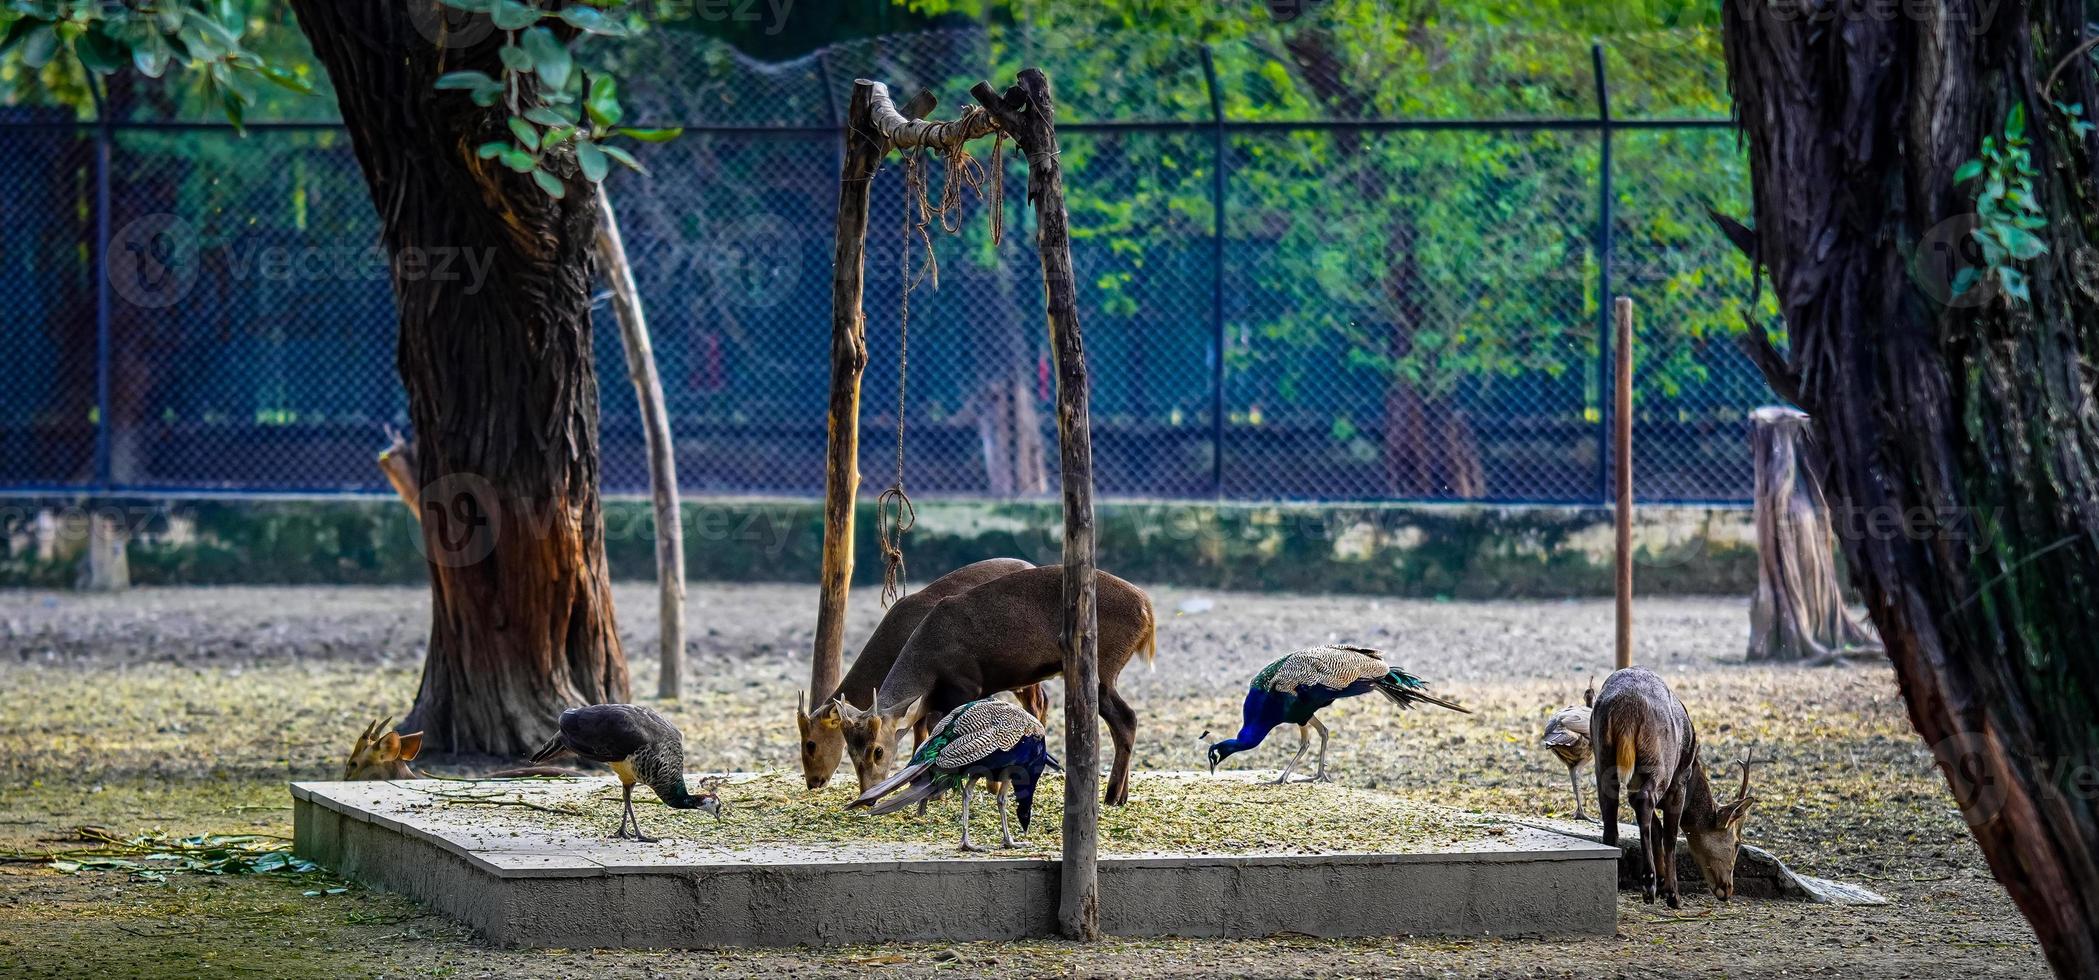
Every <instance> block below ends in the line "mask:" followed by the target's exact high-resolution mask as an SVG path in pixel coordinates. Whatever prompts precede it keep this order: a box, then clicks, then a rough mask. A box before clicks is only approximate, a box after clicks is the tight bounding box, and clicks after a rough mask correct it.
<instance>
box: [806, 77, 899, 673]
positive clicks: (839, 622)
mask: <svg viewBox="0 0 2099 980" xmlns="http://www.w3.org/2000/svg"><path fill="white" fill-rule="evenodd" d="M871 84H872V83H869V82H865V81H861V82H855V83H854V84H853V100H852V103H851V105H850V106H849V107H848V108H847V110H846V117H845V163H844V165H843V166H842V167H841V168H840V172H839V175H838V228H837V232H836V239H835V241H834V242H833V252H832V256H831V404H830V444H829V448H828V450H827V451H826V452H825V454H824V550H823V581H822V592H821V593H820V594H819V595H818V598H817V605H816V651H815V656H814V657H813V658H812V659H811V661H810V664H809V696H810V697H811V698H812V699H814V702H813V703H814V704H822V703H823V701H824V700H826V699H828V698H830V696H831V695H832V693H834V692H836V691H837V690H838V684H839V682H840V680H842V679H843V678H844V676H845V597H846V590H847V589H849V588H850V587H851V585H852V581H853V501H854V497H855V495H856V494H857V492H858V490H859V488H860V460H859V458H860V372H861V371H862V370H863V369H865V368H866V367H867V313H866V312H865V311H863V310H862V309H861V308H860V296H861V293H862V290H863V289H864V287H865V284H866V277H867V269H866V265H867V263H866V250H867V207H868V190H869V187H870V185H871V184H872V183H873V181H874V176H875V166H876V165H877V164H879V163H880V162H881V160H882V154H883V153H885V152H887V150H888V148H887V147H886V146H884V145H883V144H882V142H881V141H880V140H879V139H877V138H876V137H875V135H874V124H873V113H872V106H873V102H872V96H873V94H874V93H873V90H872V89H871V88H870V86H871Z"/></svg>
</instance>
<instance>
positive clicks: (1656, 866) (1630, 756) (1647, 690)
mask: <svg viewBox="0 0 2099 980" xmlns="http://www.w3.org/2000/svg"><path fill="white" fill-rule="evenodd" d="M1589 736H1590V738H1591V739H1592V740H1593V741H1594V742H1595V746H1596V804H1597V807H1598V808H1599V809H1601V810H1602V811H1603V842H1604V843H1605V844H1608V845H1610V846H1612V847H1616V846H1617V845H1618V793H1619V789H1620V787H1623V788H1624V789H1625V791H1626V793H1627V794H1628V795H1629V796H1630V797H1631V803H1632V806H1633V818H1634V820H1635V821H1636V822H1637V823H1638V825H1639V828H1640V847H1641V851H1642V857H1643V858H1644V861H1643V864H1642V868H1641V879H1640V892H1641V897H1642V898H1644V899H1646V900H1647V901H1649V902H1652V901H1654V896H1655V886H1656V879H1657V878H1658V877H1659V879H1660V881H1661V888H1662V892H1663V894H1664V895H1665V896H1666V897H1667V899H1668V901H1669V907H1670V908H1672V909H1673V908H1680V907H1682V904H1683V898H1682V893H1681V892H1680V891H1678V889H1677V884H1676V832H1677V829H1678V828H1679V827H1681V828H1682V829H1683V833H1684V838H1685V840H1687V841H1689V842H1690V845H1691V859H1692V860H1693V861H1695V862H1697V864H1698V870H1699V872H1700V873H1701V874H1703V875H1704V876H1705V880H1706V884H1707V885H1709V886H1711V887H1712V889H1713V896H1714V897H1715V898H1718V899H1720V900H1721V901H1726V900H1727V899H1728V898H1729V897H1731V896H1732V895H1734V892H1735V856H1736V855H1737V854H1739V853H1740V852H1741V848H1742V836H1741V835H1742V822H1743V821H1744V820H1746V819H1747V818H1748V817H1749V805H1750V804H1751V803H1752V802H1754V800H1755V798H1754V797H1752V796H1750V795H1749V763H1750V760H1749V759H1747V758H1745V759H1743V760H1742V790H1741V792H1739V793H1737V794H1736V795H1735V799H1734V801H1733V802H1731V803H1727V804H1725V805H1721V804H1718V803H1716V802H1714V800H1713V787H1712V783H1711V782H1710V781H1709V780H1708V779H1707V778H1706V770H1705V762H1704V760H1702V759H1700V758H1699V754H1698V733H1697V731H1696V730H1695V729H1693V728H1692V726H1691V714H1690V712H1688V711H1686V710H1684V705H1683V702H1682V701H1678V700H1677V699H1676V695H1674V694H1671V693H1670V692H1669V685H1667V684H1664V683H1663V682H1662V678H1661V677H1660V676H1659V675H1657V674H1655V672H1654V671H1651V670H1648V669H1647V668H1645V667H1627V668H1626V669H1624V670H1621V671H1618V672H1617V673H1614V674H1612V675H1611V676H1610V677H1608V678H1605V679H1604V682H1603V692H1602V693H1600V694H1598V695H1597V697H1596V706H1595V707H1594V708H1593V709H1592V710H1591V712H1590V715H1589Z"/></svg>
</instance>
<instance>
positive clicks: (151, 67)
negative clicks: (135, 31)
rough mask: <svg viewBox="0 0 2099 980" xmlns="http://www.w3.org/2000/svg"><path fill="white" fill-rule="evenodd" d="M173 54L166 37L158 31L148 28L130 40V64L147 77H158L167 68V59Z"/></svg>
mask: <svg viewBox="0 0 2099 980" xmlns="http://www.w3.org/2000/svg"><path fill="white" fill-rule="evenodd" d="M173 54H174V52H173V50H172V49H170V48H169V46H168V39H167V37H166V36H165V35H163V34H161V33H160V32H159V31H156V30H151V29H148V30H146V31H143V32H141V33H140V36H139V37H138V39H136V40H134V41H132V42H131V65H132V67H134V68H137V69H138V73H139V74H141V75H144V76H146V77H147V78H159V77H160V76H161V73H163V72H165V71H167V70H168V60H169V58H170V57H171V56H172V55H173Z"/></svg>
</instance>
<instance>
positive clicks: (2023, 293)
mask: <svg viewBox="0 0 2099 980" xmlns="http://www.w3.org/2000/svg"><path fill="white" fill-rule="evenodd" d="M1997 283H1998V284H1999V285H2001V286H2003V287H2004V294H2005V295H2006V296H2010V297H2012V298H2014V299H2017V300H2021V301H2025V302H2031V301H2032V300H2033V297H2032V296H2031V295H2029V294H2028V293H2027V288H2026V273H2023V272H2020V271H2019V270H2017V269H1999V270H1997Z"/></svg>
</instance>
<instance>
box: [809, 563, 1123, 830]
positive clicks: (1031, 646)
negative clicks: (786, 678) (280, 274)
mask: <svg viewBox="0 0 2099 980" xmlns="http://www.w3.org/2000/svg"><path fill="white" fill-rule="evenodd" d="M1098 583H1099V584H1098V589H1099V593H1098V594H1099V599H1098V603H1099V604H1098V609H1099V620H1100V646H1099V657H1100V714H1101V720H1103V721H1105V722H1107V724H1108V734H1109V736H1110V737H1111V738H1112V739H1113V740H1114V742H1115V765H1114V769H1113V770H1112V771H1111V773H1110V774H1109V777H1108V786H1107V789H1106V791H1105V793H1104V796H1105V798H1106V801H1107V802H1108V803H1109V804H1111V805H1119V804H1122V803H1124V802H1127V801H1128V799H1129V794H1130V785H1129V782H1130V755H1131V753H1132V752H1133V751H1134V750H1135V747H1136V744H1137V712H1135V711H1134V710H1131V708H1130V705H1129V703H1128V702H1126V701H1124V700H1123V699H1122V695H1120V694H1118V693H1116V690H1115V678H1116V677H1117V676H1118V675H1120V674H1121V673H1122V668H1123V667H1124V666H1125V665H1126V664H1128V663H1129V662H1130V658H1131V657H1133V656H1136V655H1137V654H1139V653H1143V654H1144V658H1145V660H1146V661H1150V660H1151V659H1152V658H1153V657H1154V656H1155V655H1156V654H1157V652H1158V644H1157V641H1156V638H1155V637H1154V635H1153V623H1152V601H1151V599H1150V598H1149V597H1147V596H1146V595H1145V594H1144V590H1142V589H1139V588H1138V587H1136V586H1134V585H1131V584H1130V583H1128V582H1125V581H1123V580H1122V579H1119V578H1116V577H1115V576H1113V575H1110V574H1108V573H1107V572H1101V573H1099V576H1098ZM1063 617H1064V569H1063V567H1062V566H1059V565H1044V566H1042V567H1041V568H1031V569H1028V570H1027V571H1024V572H1014V573H1013V574H1011V575H1006V576H1002V577H1000V578H997V579H994V580H992V581H990V582H987V583H985V584H983V585H979V586H977V587H976V588H974V589H970V590H969V591H967V592H964V593H961V594H960V595H955V596H950V597H948V598H946V599H942V600H941V601H940V602H939V604H937V605H935V606H934V607H933V611H932V612H931V613H928V614H927V615H926V618H925V621H924V622H923V623H920V624H919V627H918V629H917V631H916V632H913V633H912V634H911V639H910V640H909V641H908V642H906V643H905V644H904V649H903V650H902V651H901V652H899V653H898V654H897V659H896V665H895V666H893V667H891V668H890V669H889V676H888V677H887V678H885V679H884V680H883V681H882V688H881V691H880V693H878V694H877V695H876V696H875V706H874V707H873V708H872V709H870V710H867V711H850V710H849V711H847V712H846V713H845V732H846V739H847V742H848V743H849V744H851V745H854V746H857V747H859V749H860V751H856V752H854V753H852V760H853V768H854V769H855V770H856V771H857V772H858V773H859V775H860V785H862V786H864V787H871V786H874V785H875V784H877V783H879V782H881V781H882V778H883V777H884V776H886V775H888V773H889V770H890V767H891V766H892V765H893V764H894V763H895V761H896V744H897V739H898V737H899V736H901V735H902V734H903V730H904V728H905V727H907V726H908V725H909V724H910V723H911V722H912V720H913V719H915V718H933V719H938V718H940V717H942V716H944V715H946V714H947V713H948V712H949V711H952V710H954V709H955V708H957V707H960V706H961V705H964V704H967V703H969V702H971V701H974V700H977V699H978V698H986V697H990V696H991V695H993V694H996V693H998V692H1000V691H1011V690H1018V689H1021V688H1025V687H1027V686H1029V685H1031V684H1038V683H1041V682H1042V681H1045V680H1048V679H1050V678H1052V677H1055V676H1057V675H1058V674H1059V673H1061V672H1062V671H1063V670H1064V651H1063V645H1062V639H1061V637H1062V635H1063Z"/></svg>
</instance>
